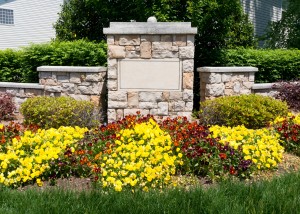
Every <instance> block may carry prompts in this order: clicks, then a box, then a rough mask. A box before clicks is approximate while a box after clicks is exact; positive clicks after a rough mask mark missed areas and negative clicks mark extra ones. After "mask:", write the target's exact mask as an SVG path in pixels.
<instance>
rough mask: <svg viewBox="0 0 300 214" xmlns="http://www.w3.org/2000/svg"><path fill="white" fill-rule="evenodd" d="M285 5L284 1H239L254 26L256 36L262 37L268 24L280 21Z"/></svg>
mask: <svg viewBox="0 0 300 214" xmlns="http://www.w3.org/2000/svg"><path fill="white" fill-rule="evenodd" d="M285 3H286V1H285V0H241V4H242V6H243V9H244V12H245V13H247V14H248V16H249V19H250V21H251V22H252V23H253V25H254V33H255V35H256V36H262V35H264V34H265V33H266V29H267V27H268V25H269V23H270V22H272V21H273V22H276V21H279V20H280V19H281V17H282V12H283V4H285Z"/></svg>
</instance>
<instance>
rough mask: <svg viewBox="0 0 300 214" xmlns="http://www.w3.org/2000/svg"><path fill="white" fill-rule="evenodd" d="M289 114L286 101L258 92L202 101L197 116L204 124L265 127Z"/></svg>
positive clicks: (253, 127)
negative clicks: (279, 117)
mask: <svg viewBox="0 0 300 214" xmlns="http://www.w3.org/2000/svg"><path fill="white" fill-rule="evenodd" d="M287 114H288V106H287V103H286V102H282V101H280V100H275V99H274V98H272V97H266V96H261V95H257V94H250V95H239V96H228V97H219V98H216V99H214V100H206V101H204V102H201V103H200V110H199V111H198V112H197V113H196V114H195V116H196V117H197V118H198V119H199V120H200V123H202V124H204V125H224V126H230V127H234V126H238V125H244V126H245V127H247V128H252V129H257V128H262V127H265V126H266V125H267V124H268V123H269V122H270V121H273V120H274V119H275V118H276V117H278V116H285V115H287Z"/></svg>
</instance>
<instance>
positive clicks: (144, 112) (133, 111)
mask: <svg viewBox="0 0 300 214" xmlns="http://www.w3.org/2000/svg"><path fill="white" fill-rule="evenodd" d="M138 111H139V112H140V114H141V115H148V114H149V113H150V111H149V109H124V116H126V115H136V112H138Z"/></svg>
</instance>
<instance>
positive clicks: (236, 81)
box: [197, 67, 258, 101]
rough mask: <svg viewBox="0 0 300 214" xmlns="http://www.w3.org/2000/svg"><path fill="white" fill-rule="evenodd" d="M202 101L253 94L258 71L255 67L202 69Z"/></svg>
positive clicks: (199, 70)
mask: <svg viewBox="0 0 300 214" xmlns="http://www.w3.org/2000/svg"><path fill="white" fill-rule="evenodd" d="M197 70H198V72H200V75H199V76H200V99H201V101H204V100H207V99H213V98H216V97H220V96H232V95H240V94H251V93H252V87H253V85H254V75H255V72H257V71H258V69H257V68H254V67H201V68H198V69H197Z"/></svg>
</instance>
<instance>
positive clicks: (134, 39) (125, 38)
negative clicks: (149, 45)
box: [118, 35, 141, 46]
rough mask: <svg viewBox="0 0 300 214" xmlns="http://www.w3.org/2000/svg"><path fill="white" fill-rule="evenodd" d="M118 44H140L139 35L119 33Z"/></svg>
mask: <svg viewBox="0 0 300 214" xmlns="http://www.w3.org/2000/svg"><path fill="white" fill-rule="evenodd" d="M118 41H119V42H118V44H119V45H124V46H125V45H140V43H141V39H140V36H139V35H120V36H118Z"/></svg>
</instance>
